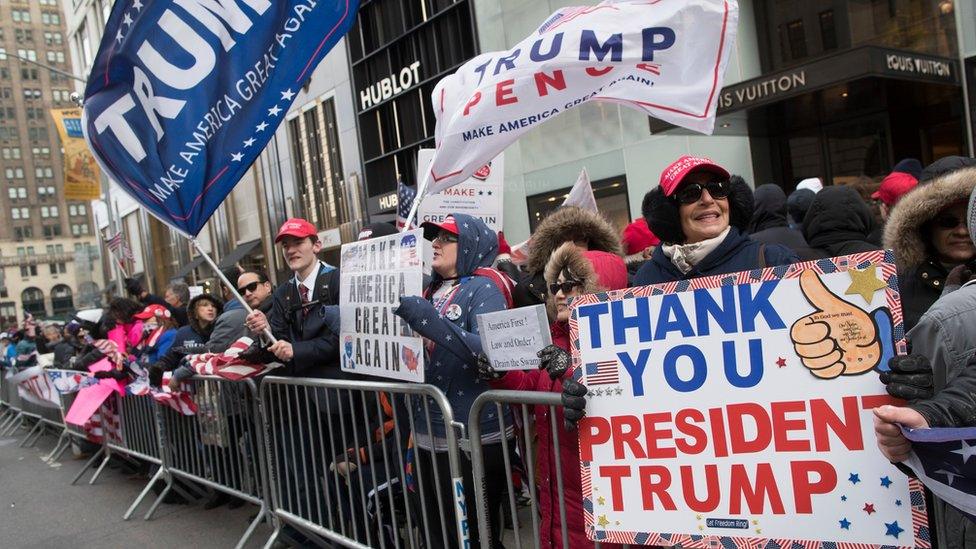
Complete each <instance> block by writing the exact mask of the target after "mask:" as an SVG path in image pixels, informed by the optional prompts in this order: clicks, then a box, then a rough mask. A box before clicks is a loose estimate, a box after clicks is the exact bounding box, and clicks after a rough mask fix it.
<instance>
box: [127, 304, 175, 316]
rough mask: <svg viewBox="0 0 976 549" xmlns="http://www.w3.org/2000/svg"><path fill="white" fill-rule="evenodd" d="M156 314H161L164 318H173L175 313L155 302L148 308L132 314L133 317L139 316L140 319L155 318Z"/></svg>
mask: <svg viewBox="0 0 976 549" xmlns="http://www.w3.org/2000/svg"><path fill="white" fill-rule="evenodd" d="M155 316H160V317H163V318H173V313H172V312H171V311H170V310H169V309H167V308H166V307H163V306H162V305H155V304H153V305H147V306H146V308H145V309H143V310H142V312H138V313H136V314H134V315H132V318H138V319H139V320H149V319H150V318H153V317H155Z"/></svg>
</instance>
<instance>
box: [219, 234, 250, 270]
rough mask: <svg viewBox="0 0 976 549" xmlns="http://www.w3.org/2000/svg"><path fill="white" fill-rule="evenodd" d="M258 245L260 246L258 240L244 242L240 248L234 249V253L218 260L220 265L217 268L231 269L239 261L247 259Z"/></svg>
mask: <svg viewBox="0 0 976 549" xmlns="http://www.w3.org/2000/svg"><path fill="white" fill-rule="evenodd" d="M260 245H261V239H260V238H258V239H256V240H251V241H250V242H245V243H243V244H241V245H240V246H238V247H236V248H234V251H232V252H231V253H229V254H227V255H225V256H224V258H223V259H221V260H220V263H218V264H217V266H218V267H220V268H221V269H226V268H227V267H233V266H234V265H236V264H237V263H238V262H239V261H240V260H242V259H244V258H245V257H247V255H248V254H250V253H251V252H252V251H253V250H254V248H257V247H258V246H260Z"/></svg>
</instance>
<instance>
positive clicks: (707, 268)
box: [634, 227, 799, 286]
mask: <svg viewBox="0 0 976 549" xmlns="http://www.w3.org/2000/svg"><path fill="white" fill-rule="evenodd" d="M760 253H762V257H760ZM797 261H799V259H798V258H797V257H796V254H795V253H793V252H792V251H791V250H789V249H787V248H784V247H783V246H777V245H765V244H761V243H759V242H755V241H753V240H751V239H750V238H749V237H747V236H745V235H743V234H741V233H739V229H737V228H735V227H731V228H730V229H729V234H728V235H727V236H726V237H725V240H723V241H722V243H721V244H719V245H718V247H717V248H715V249H714V250H712V253H710V254H708V255H707V256H705V258H704V259H702V260H701V262H699V263H698V265H695V266H694V267H693V268H692V269H691V270H690V271H688V272H687V273H682V272H681V270H679V269H678V268H677V267H675V265H674V263H672V262H671V260H670V259H668V257H667V256H666V255H664V247H663V246H659V247H658V248H657V249H656V250H654V254H653V255H651V260H650V261H648V262H647V263H645V264H644V266H643V267H641V269H640V270H639V271H637V276H635V277H634V285H635V286H647V285H649V284H660V283H662V282H672V281H675V280H687V279H689V278H698V277H700V276H713V275H719V274H728V273H737V272H739V271H749V270H752V269H758V268H760V267H774V266H777V265H788V264H790V263H796V262H797Z"/></svg>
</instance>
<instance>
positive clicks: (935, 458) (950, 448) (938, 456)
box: [902, 427, 976, 521]
mask: <svg viewBox="0 0 976 549" xmlns="http://www.w3.org/2000/svg"><path fill="white" fill-rule="evenodd" d="M902 431H903V432H904V434H905V437H906V438H908V440H910V441H912V455H911V457H909V458H908V460H907V461H905V465H908V466H909V467H911V468H912V470H913V471H915V474H916V475H917V476H918V479H919V480H921V481H922V484H924V485H925V486H926V488H928V489H929V490H932V492H933V493H934V494H935V495H936V496H938V497H939V498H940V499H942V500H943V501H945V502H946V503H948V504H949V505H952V506H953V507H955V508H956V509H959V510H960V511H962V512H963V513H965V514H966V515H967V516H968V517H969V518H970V520H973V521H976V427H966V428H936V429H904V428H903V429H902Z"/></svg>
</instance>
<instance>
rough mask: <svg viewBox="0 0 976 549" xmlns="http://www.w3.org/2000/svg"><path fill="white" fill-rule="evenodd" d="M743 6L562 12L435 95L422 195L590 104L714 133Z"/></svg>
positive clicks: (611, 1)
mask: <svg viewBox="0 0 976 549" xmlns="http://www.w3.org/2000/svg"><path fill="white" fill-rule="evenodd" d="M737 20H738V5H737V3H736V1H735V0H689V1H684V2H647V1H641V0H606V1H604V2H601V3H600V4H598V5H596V6H587V7H570V8H563V9H560V10H559V11H557V12H556V13H554V14H553V15H552V16H550V17H549V18H548V19H546V21H544V22H543V23H542V25H541V26H540V27H539V28H538V30H537V31H536V32H534V33H533V34H532V35H530V36H528V37H527V38H525V39H524V40H522V41H521V42H520V43H518V44H516V45H515V46H514V47H513V48H512V49H510V50H508V51H502V52H491V53H485V54H482V55H479V56H477V57H475V58H474V59H471V60H470V61H468V62H467V63H465V64H464V65H463V66H461V68H460V69H458V71H457V72H456V73H454V74H451V75H448V76H447V77H445V78H444V79H443V80H441V81H440V82H439V83H438V84H437V86H436V87H435V88H434V92H433V94H432V97H431V101H432V104H433V107H434V112H435V114H436V116H437V127H436V132H435V139H436V143H437V152H436V154H435V156H434V160H433V162H431V165H430V169H429V170H428V171H427V173H425V174H424V179H423V180H422V181H424V182H426V185H425V186H424V184H423V183H422V186H424V188H425V192H424V195H425V196H426V195H429V194H433V193H436V192H439V191H441V190H443V189H445V188H448V187H451V186H453V185H455V184H457V183H459V182H461V181H464V180H465V179H467V178H468V177H469V176H471V174H473V173H474V172H475V170H477V169H478V168H480V167H481V166H483V165H484V164H485V163H486V162H488V161H489V160H491V159H492V158H494V157H496V156H497V155H498V153H500V152H501V151H502V150H504V149H505V148H506V147H507V146H508V145H509V144H511V143H512V142H513V141H515V140H516V139H517V138H518V137H519V136H520V135H522V134H523V133H525V132H526V131H528V130H530V129H532V128H534V127H536V126H538V125H539V124H542V123H543V122H545V121H547V120H550V119H552V118H553V117H555V116H558V115H560V114H562V113H564V112H566V111H568V110H570V109H573V108H576V107H578V106H580V105H583V104H585V103H588V102H591V101H603V102H613V103H619V104H622V105H625V106H627V107H631V108H633V109H636V110H639V111H641V112H642V113H644V114H647V115H650V116H654V117H656V118H660V119H662V120H665V121H667V122H670V123H672V124H676V125H678V126H683V127H686V128H689V129H692V130H695V131H699V132H703V133H711V131H712V127H713V125H714V119H715V109H716V106H717V104H718V96H719V93H720V90H721V86H722V78H723V76H724V74H725V67H726V65H727V63H728V59H729V52H730V51H731V50H732V45H733V42H734V40H735V33H736V25H737Z"/></svg>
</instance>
